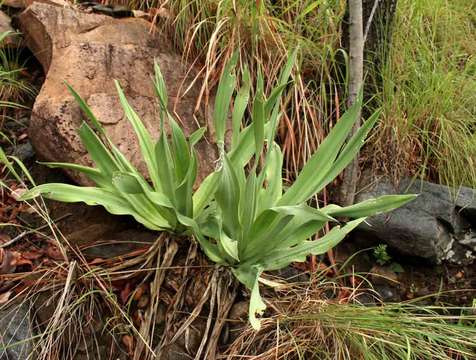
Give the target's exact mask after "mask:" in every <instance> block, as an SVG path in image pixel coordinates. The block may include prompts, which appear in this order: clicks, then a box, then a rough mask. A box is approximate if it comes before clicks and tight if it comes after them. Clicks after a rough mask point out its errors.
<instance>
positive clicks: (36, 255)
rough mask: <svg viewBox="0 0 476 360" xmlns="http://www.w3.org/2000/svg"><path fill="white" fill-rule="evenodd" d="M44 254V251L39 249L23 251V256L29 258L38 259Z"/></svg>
mask: <svg viewBox="0 0 476 360" xmlns="http://www.w3.org/2000/svg"><path fill="white" fill-rule="evenodd" d="M42 256H43V252H42V251H38V250H30V251H23V252H22V257H24V258H25V259H28V260H37V259H39V258H40V257H42Z"/></svg>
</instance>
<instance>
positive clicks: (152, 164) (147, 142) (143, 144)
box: [114, 80, 160, 189]
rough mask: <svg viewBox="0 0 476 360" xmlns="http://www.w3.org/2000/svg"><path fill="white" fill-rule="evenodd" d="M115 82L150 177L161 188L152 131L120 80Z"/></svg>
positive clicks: (157, 187) (156, 186) (155, 185)
mask: <svg viewBox="0 0 476 360" xmlns="http://www.w3.org/2000/svg"><path fill="white" fill-rule="evenodd" d="M114 83H115V84H116V89H117V93H118V94H119V101H120V102H121V105H122V109H123V110H124V114H125V115H126V117H127V119H128V120H129V122H130V123H131V125H132V127H133V128H134V132H135V133H136V135H137V139H138V140H139V146H140V150H141V154H142V157H143V159H144V162H145V164H146V166H147V170H148V172H149V176H150V179H151V180H152V183H153V184H154V187H155V188H156V189H160V185H159V178H158V169H157V162H156V158H155V152H154V143H153V141H152V138H151V137H150V133H149V131H148V130H147V129H146V127H145V126H144V124H143V123H142V121H141V120H140V118H139V116H138V115H137V113H136V112H135V111H134V109H133V108H132V107H131V106H130V104H129V102H128V101H127V99H126V96H125V94H124V91H122V88H121V86H120V84H119V82H118V81H117V80H115V81H114Z"/></svg>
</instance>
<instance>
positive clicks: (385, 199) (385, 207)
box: [321, 194, 417, 218]
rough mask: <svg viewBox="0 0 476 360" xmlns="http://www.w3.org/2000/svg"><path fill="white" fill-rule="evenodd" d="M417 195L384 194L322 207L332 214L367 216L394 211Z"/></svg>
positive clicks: (323, 210) (354, 216)
mask: <svg viewBox="0 0 476 360" xmlns="http://www.w3.org/2000/svg"><path fill="white" fill-rule="evenodd" d="M416 197H417V195H413V194H411V195H384V196H380V197H378V198H376V199H369V200H365V201H362V202H360V203H358V204H355V205H351V206H347V207H340V206H338V205H328V206H326V207H324V208H322V209H321V210H322V212H325V213H326V214H329V215H332V216H345V217H350V218H359V217H367V216H372V215H377V214H380V213H382V212H387V211H392V210H394V209H397V208H399V207H401V206H403V205H405V204H406V203H408V202H410V201H412V200H414V199H415V198H416Z"/></svg>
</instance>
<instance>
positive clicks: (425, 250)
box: [356, 179, 476, 264]
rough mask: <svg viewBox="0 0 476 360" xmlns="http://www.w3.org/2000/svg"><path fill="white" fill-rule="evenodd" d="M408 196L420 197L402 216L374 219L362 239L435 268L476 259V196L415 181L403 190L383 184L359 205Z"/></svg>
mask: <svg viewBox="0 0 476 360" xmlns="http://www.w3.org/2000/svg"><path fill="white" fill-rule="evenodd" d="M403 193H410V194H411V193H413V194H419V196H418V197H417V198H416V199H415V200H414V201H412V202H410V203H408V204H407V205H405V206H403V207H401V208H399V209H397V210H394V211H392V212H390V213H387V214H382V215H377V216H373V217H371V218H369V219H368V220H367V223H366V224H362V225H361V226H359V229H358V231H357V236H359V237H360V238H366V239H367V240H369V239H370V240H373V241H374V242H382V243H386V244H388V245H389V246H390V247H391V248H392V249H393V250H396V251H397V252H399V253H401V254H403V255H408V256H411V257H418V258H423V259H426V260H427V261H429V262H431V263H441V262H444V261H448V262H451V263H456V264H468V263H471V262H472V261H473V260H474V259H475V258H476V190H473V189H470V188H466V187H461V188H460V189H451V188H448V187H446V186H443V185H437V184H432V183H429V182H426V181H420V180H415V181H412V180H411V179H405V180H403V181H401V182H400V184H399V185H398V186H394V185H393V184H392V182H390V181H388V180H378V181H376V182H374V184H373V185H372V186H371V187H369V188H367V189H365V190H364V191H362V192H361V193H360V194H359V195H358V197H357V199H356V200H357V201H363V200H366V199H369V198H373V197H377V196H381V195H387V194H403Z"/></svg>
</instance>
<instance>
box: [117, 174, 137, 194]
mask: <svg viewBox="0 0 476 360" xmlns="http://www.w3.org/2000/svg"><path fill="white" fill-rule="evenodd" d="M112 183H113V184H114V186H115V187H116V188H117V190H119V191H120V192H122V193H125V194H142V193H143V192H144V190H143V189H142V186H141V184H140V183H139V181H138V180H137V179H136V178H135V177H134V176H133V175H130V174H127V173H123V172H120V171H116V172H115V173H114V174H113V175H112Z"/></svg>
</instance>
